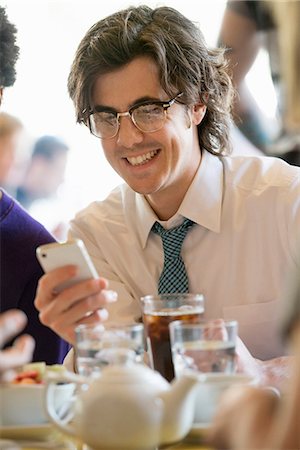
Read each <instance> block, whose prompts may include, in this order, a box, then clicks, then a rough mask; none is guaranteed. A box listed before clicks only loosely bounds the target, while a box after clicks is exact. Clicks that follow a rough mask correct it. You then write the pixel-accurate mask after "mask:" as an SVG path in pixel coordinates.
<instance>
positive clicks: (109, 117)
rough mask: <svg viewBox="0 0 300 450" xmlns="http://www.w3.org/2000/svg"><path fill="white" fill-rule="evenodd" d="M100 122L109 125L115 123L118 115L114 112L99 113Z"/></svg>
mask: <svg viewBox="0 0 300 450" xmlns="http://www.w3.org/2000/svg"><path fill="white" fill-rule="evenodd" d="M98 122H99V123H102V124H107V125H114V124H115V122H116V116H114V114H107V113H101V114H98Z"/></svg>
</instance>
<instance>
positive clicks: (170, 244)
mask: <svg viewBox="0 0 300 450" xmlns="http://www.w3.org/2000/svg"><path fill="white" fill-rule="evenodd" d="M193 225H194V222H193V221H192V220H190V219H184V221H183V223H182V224H181V225H179V226H178V227H175V228H171V229H170V230H166V229H165V228H164V227H163V226H161V224H160V223H158V222H155V223H154V225H153V227H152V231H153V232H154V233H156V234H159V235H160V236H161V238H162V243H163V248H164V254H165V258H178V256H179V255H180V252H181V247H182V243H183V240H184V238H185V236H186V234H187V232H188V230H189V228H190V227H191V226H193Z"/></svg>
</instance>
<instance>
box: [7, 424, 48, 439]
mask: <svg viewBox="0 0 300 450" xmlns="http://www.w3.org/2000/svg"><path fill="white" fill-rule="evenodd" d="M52 434H56V431H55V429H54V428H53V427H52V425H50V424H49V423H45V424H42V425H20V426H16V425H9V426H5V427H1V426H0V438H2V439H41V440H43V439H49V437H50V436H51V435H52Z"/></svg>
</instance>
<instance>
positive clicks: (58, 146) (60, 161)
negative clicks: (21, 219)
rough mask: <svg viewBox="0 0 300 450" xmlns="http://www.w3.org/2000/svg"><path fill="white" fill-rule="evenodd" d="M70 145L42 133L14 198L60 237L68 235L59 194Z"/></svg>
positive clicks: (52, 232)
mask: <svg viewBox="0 0 300 450" xmlns="http://www.w3.org/2000/svg"><path fill="white" fill-rule="evenodd" d="M68 152H69V147H68V145H67V144H66V143H65V141H64V140H63V139H61V138H60V137H58V136H51V135H45V136H41V137H40V138H39V139H37V140H36V142H35V144H34V146H33V150H32V154H31V157H30V159H29V161H28V163H27V167H26V168H25V172H24V175H23V179H22V181H21V183H20V185H19V186H18V187H17V190H16V198H17V200H18V201H19V202H20V203H21V205H23V207H24V208H25V209H26V210H27V211H28V212H29V214H30V215H31V216H32V217H34V218H35V219H36V220H38V221H39V222H41V223H42V224H43V225H44V226H45V228H47V230H48V231H50V232H51V234H53V236H54V237H55V238H56V239H57V240H59V241H62V240H65V239H66V237H67V229H68V220H66V214H65V209H66V205H65V204H64V201H63V199H62V198H61V196H60V194H59V188H60V187H61V186H62V184H63V182H64V178H65V171H66V165H67V157H68Z"/></svg>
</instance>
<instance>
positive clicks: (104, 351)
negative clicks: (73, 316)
mask: <svg viewBox="0 0 300 450" xmlns="http://www.w3.org/2000/svg"><path fill="white" fill-rule="evenodd" d="M75 335H76V344H75V355H76V368H77V372H78V373H79V374H80V375H84V376H98V375H99V374H100V373H101V370H102V369H103V368H104V367H106V366H108V365H110V364H120V363H121V364H124V363H126V360H127V359H128V361H129V360H130V361H134V362H136V363H142V362H143V356H144V327H143V324H142V323H134V324H128V325H127V324H126V325H120V324H109V325H102V324H99V325H87V324H82V325H79V326H78V327H77V328H76V329H75Z"/></svg>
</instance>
